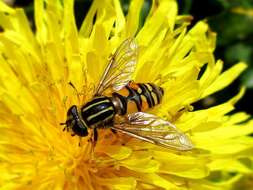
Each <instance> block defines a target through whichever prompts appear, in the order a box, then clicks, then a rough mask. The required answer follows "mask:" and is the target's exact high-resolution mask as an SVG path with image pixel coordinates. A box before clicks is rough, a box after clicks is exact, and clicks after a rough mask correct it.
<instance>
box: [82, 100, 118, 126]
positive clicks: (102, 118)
mask: <svg viewBox="0 0 253 190" xmlns="http://www.w3.org/2000/svg"><path fill="white" fill-rule="evenodd" d="M81 115H82V118H83V120H84V122H85V123H86V124H87V125H88V127H89V128H92V127H95V126H98V127H106V125H107V124H109V123H111V122H112V121H113V118H114V115H115V110H114V106H113V104H112V102H111V99H110V98H108V97H105V96H101V97H95V98H94V99H92V100H91V101H90V102H88V103H87V104H85V105H84V106H83V107H82V108H81Z"/></svg>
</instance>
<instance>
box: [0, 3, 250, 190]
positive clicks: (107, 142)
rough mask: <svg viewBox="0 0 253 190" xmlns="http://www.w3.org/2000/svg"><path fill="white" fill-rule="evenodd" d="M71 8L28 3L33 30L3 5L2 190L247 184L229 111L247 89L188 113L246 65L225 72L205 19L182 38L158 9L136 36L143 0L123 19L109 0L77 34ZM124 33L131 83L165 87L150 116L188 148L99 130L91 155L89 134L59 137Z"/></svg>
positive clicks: (240, 141) (244, 145)
mask: <svg viewBox="0 0 253 190" xmlns="http://www.w3.org/2000/svg"><path fill="white" fill-rule="evenodd" d="M73 4H74V1H73V0H63V1H61V0H56V1H43V0H35V5H34V6H35V23H36V30H35V31H36V32H35V33H34V32H33V31H32V30H31V28H30V26H29V22H28V20H27V18H26V16H25V14H24V10H23V9H20V8H16V9H13V8H10V7H8V6H7V5H6V4H4V3H3V2H0V26H1V28H2V32H1V33H0V64H1V67H0V72H1V74H0V80H1V83H0V84H1V85H0V96H1V98H0V113H1V114H0V162H1V164H0V172H1V177H0V187H1V189H87V190H99V189H113V190H114V189H122V190H127V189H156V190H157V189H168V190H170V189H173V190H174V189H193V190H198V189H199V190H205V189H207V190H211V189H214V190H217V189H218V190H219V189H222V190H223V189H230V188H232V187H233V185H234V184H236V183H237V182H238V181H239V180H240V179H241V178H242V177H243V176H244V175H245V174H247V175H252V168H251V167H250V166H249V164H248V163H250V162H252V158H253V157H252V148H253V139H252V138H251V137H249V136H248V134H250V133H252V131H253V127H252V124H253V121H252V120H249V117H250V116H249V115H247V114H246V113H243V112H239V113H235V114H233V115H231V114H228V113H229V112H231V111H232V110H233V109H234V104H235V103H236V102H237V101H238V99H239V98H240V97H241V96H242V95H243V93H244V88H242V90H241V91H240V92H239V93H238V95H236V96H235V97H233V98H231V99H230V100H229V101H227V102H224V103H223V104H221V105H217V106H214V107H211V108H208V109H202V110H194V108H193V107H192V106H191V104H193V103H194V102H196V101H198V100H200V99H203V98H205V97H207V96H208V95H210V94H213V93H215V92H217V91H219V90H222V89H223V88H225V87H226V86H228V85H229V84H230V83H231V82H232V81H233V80H234V79H235V78H236V77H237V76H238V75H239V74H240V73H241V72H242V71H243V70H244V69H245V68H246V65H245V64H244V63H238V64H237V65H235V66H234V67H232V68H231V69H229V70H227V71H225V72H222V65H223V63H222V61H221V60H218V61H215V59H214V55H213V51H214V48H215V37H216V35H215V33H213V32H212V31H210V30H209V28H208V25H207V24H206V23H205V22H198V23H197V24H196V25H195V26H194V27H193V28H191V29H190V30H189V31H187V26H188V25H189V21H190V20H191V18H190V17H189V16H179V15H177V3H176V2H175V1H173V0H159V1H158V0H157V1H153V4H152V7H151V10H150V12H149V15H148V17H147V18H146V21H145V23H144V26H143V27H142V28H140V29H139V15H140V10H141V8H142V5H143V1H142V0H133V1H131V4H130V7H129V11H128V13H127V16H126V17H125V16H124V14H123V12H122V9H121V5H120V2H119V1H118V0H103V1H99V0H95V1H93V3H92V5H91V7H90V10H89V12H88V13H87V15H86V18H85V19H84V21H83V23H82V26H81V28H80V30H78V29H77V27H76V24H75V18H74V13H73ZM132 36H135V38H136V42H137V44H138V47H139V56H138V64H137V68H136V70H135V73H134V77H133V79H134V81H136V82H152V83H155V84H157V85H161V86H162V87H163V88H164V98H163V100H162V103H161V104H160V105H158V106H156V107H155V108H154V109H150V110H149V113H152V114H155V115H157V116H160V117H163V118H164V119H166V120H168V121H171V122H172V123H174V124H175V125H176V126H177V128H179V129H180V130H181V131H183V132H184V133H186V134H187V135H188V136H189V137H190V139H191V140H192V142H193V144H194V145H195V148H194V149H193V150H192V151H186V152H183V151H172V150H170V149H166V148H163V147H160V146H156V145H153V144H150V143H147V142H144V141H140V140H139V139H136V138H132V137H129V136H127V135H124V134H116V135H115V134H113V133H112V132H111V131H110V130H107V129H101V130H99V132H98V133H99V138H98V142H97V145H96V147H95V152H94V155H93V154H90V153H91V152H90V149H91V143H90V142H88V137H85V138H82V140H81V145H80V146H79V138H78V137H76V136H75V137H72V136H71V134H70V133H67V132H63V131H62V129H63V126H60V123H61V122H64V121H65V119H66V112H67V110H68V108H69V107H70V106H71V105H73V104H75V105H81V104H85V103H86V102H88V101H89V100H90V99H91V97H92V96H93V94H92V93H93V91H94V88H95V87H96V86H97V84H98V81H99V78H100V77H101V75H102V73H103V71H104V69H105V67H106V65H107V63H108V58H109V57H110V54H111V53H113V52H115V50H116V48H117V47H118V46H119V44H120V43H121V42H122V41H124V40H125V39H127V38H129V37H132ZM204 66H206V69H205V70H204V73H203V75H201V76H200V70H201V68H203V67H204ZM69 81H71V82H72V83H73V84H74V86H75V87H76V89H77V91H78V93H79V95H78V96H77V94H76V91H75V90H74V89H73V88H72V87H71V86H70V85H68V83H69ZM78 97H79V98H78ZM93 156H94V157H93Z"/></svg>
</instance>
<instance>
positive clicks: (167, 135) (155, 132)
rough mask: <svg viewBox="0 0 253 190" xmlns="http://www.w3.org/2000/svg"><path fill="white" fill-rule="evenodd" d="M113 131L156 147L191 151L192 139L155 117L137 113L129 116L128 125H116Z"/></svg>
mask: <svg viewBox="0 0 253 190" xmlns="http://www.w3.org/2000/svg"><path fill="white" fill-rule="evenodd" d="M112 128H113V129H115V130H117V131H120V132H122V133H125V134H127V135H130V136H133V137H135V138H138V139H140V140H144V141H147V142H150V143H153V144H156V145H160V146H164V147H166V148H170V149H174V150H182V151H183V150H191V149H193V144H192V143H191V141H190V139H189V138H188V137H187V136H186V135H185V134H184V133H182V132H181V131H179V130H178V129H177V128H176V126H175V125H173V124H172V123H170V122H168V121H165V120H163V119H161V118H159V117H157V116H155V115H152V114H147V113H143V112H136V113H133V114H130V115H128V121H126V123H120V124H116V125H115V126H114V127H112Z"/></svg>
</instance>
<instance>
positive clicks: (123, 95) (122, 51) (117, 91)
mask: <svg viewBox="0 0 253 190" xmlns="http://www.w3.org/2000/svg"><path fill="white" fill-rule="evenodd" d="M137 52H138V47H137V44H136V42H135V40H134V39H133V38H129V39H126V40H125V41H123V42H122V44H121V45H120V46H119V47H118V48H117V50H116V51H115V53H114V54H113V55H112V56H111V58H110V61H109V63H108V65H107V67H106V69H105V71H104V73H103V75H102V77H101V79H100V82H99V84H98V86H97V88H96V90H95V93H94V96H93V98H92V100H91V101H89V102H88V103H86V104H84V105H82V106H81V107H78V106H77V105H73V106H71V107H70V108H69V109H68V112H67V120H66V122H65V123H61V124H63V125H65V128H66V129H67V130H68V131H69V130H71V131H72V133H73V135H78V136H80V137H85V136H87V135H88V129H93V136H94V137H93V138H94V141H97V135H98V134H97V129H98V128H111V129H112V130H114V131H118V132H121V133H124V134H127V135H130V136H132V137H135V138H137V139H140V140H143V141H146V142H149V143H153V144H156V145H160V146H164V147H167V148H171V149H176V150H191V149H192V148H193V145H192V143H191V141H190V139H189V138H188V137H187V136H186V135H185V134H184V133H182V132H181V131H179V130H178V129H177V128H176V127H175V125H173V124H172V123H170V122H169V121H166V120H164V119H162V118H159V117H157V116H155V115H152V114H148V113H145V112H144V111H146V110H148V109H149V108H152V107H154V106H156V105H157V104H159V103H160V102H161V100H162V97H163V94H164V91H163V89H162V88H161V87H158V86H156V85H155V84H152V83H135V82H133V81H131V76H132V74H133V72H134V70H135V66H136V63H137ZM109 88H110V89H113V93H111V95H110V96H105V95H104V92H105V91H106V90H107V89H109ZM116 115H117V116H119V117H121V118H122V119H120V121H118V120H117V119H116ZM65 128H64V129H65Z"/></svg>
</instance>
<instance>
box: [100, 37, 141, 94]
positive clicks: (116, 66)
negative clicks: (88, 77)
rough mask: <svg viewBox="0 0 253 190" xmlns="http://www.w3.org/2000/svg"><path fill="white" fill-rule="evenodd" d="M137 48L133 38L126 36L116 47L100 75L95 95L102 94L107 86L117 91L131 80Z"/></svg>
mask: <svg viewBox="0 0 253 190" xmlns="http://www.w3.org/2000/svg"><path fill="white" fill-rule="evenodd" d="M137 49H138V48H137V44H136V42H135V41H134V39H133V38H128V39H127V40H125V41H124V42H123V43H122V44H121V45H120V46H119V47H118V49H117V50H116V52H115V53H114V54H113V55H112V57H111V59H110V61H109V64H108V66H107V67H106V69H105V71H104V73H103V75H102V78H101V80H100V82H99V85H98V87H97V90H96V93H95V94H96V95H100V94H102V93H103V92H104V91H105V90H106V89H107V88H109V87H112V88H113V89H114V90H115V91H118V90H120V89H121V88H123V87H124V86H125V85H126V84H127V83H128V82H129V81H130V80H131V76H132V74H133V72H134V70H135V67H136V63H137Z"/></svg>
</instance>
